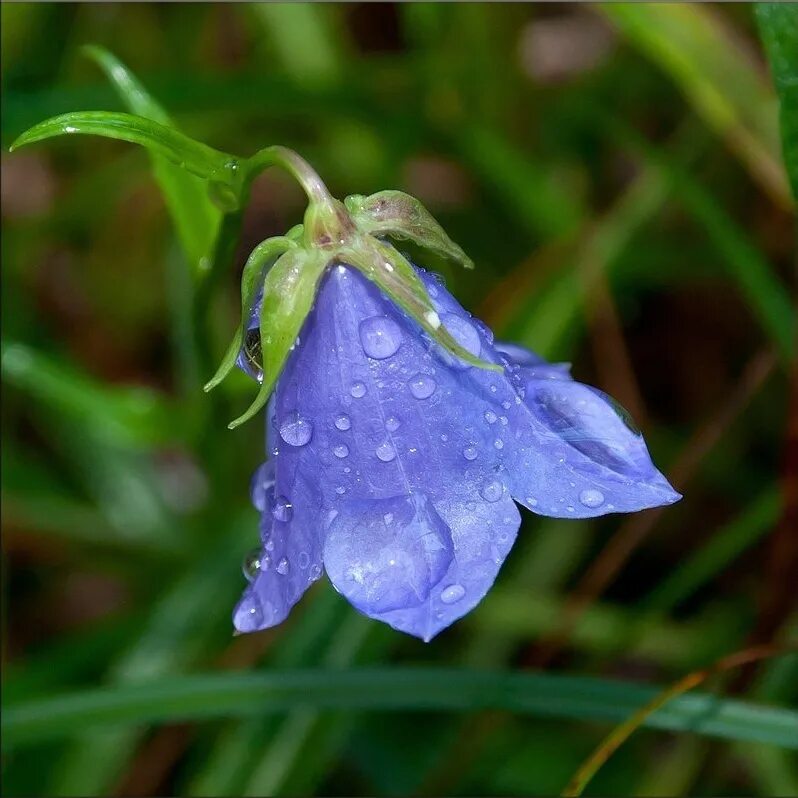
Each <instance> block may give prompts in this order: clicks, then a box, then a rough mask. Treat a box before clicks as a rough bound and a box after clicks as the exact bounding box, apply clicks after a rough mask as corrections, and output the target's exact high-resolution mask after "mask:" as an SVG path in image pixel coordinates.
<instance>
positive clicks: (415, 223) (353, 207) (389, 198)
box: [344, 191, 474, 269]
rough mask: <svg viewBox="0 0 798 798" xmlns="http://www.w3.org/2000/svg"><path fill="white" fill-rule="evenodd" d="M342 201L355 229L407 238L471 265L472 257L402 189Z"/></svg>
mask: <svg viewBox="0 0 798 798" xmlns="http://www.w3.org/2000/svg"><path fill="white" fill-rule="evenodd" d="M344 204H345V205H346V209H347V210H348V211H349V213H350V214H351V215H352V218H353V219H354V222H355V225H356V226H357V228H358V230H360V231H361V232H363V233H369V234H371V235H376V236H389V237H391V238H396V239H400V240H409V241H412V242H413V243H414V244H418V246H420V247H423V248H424V249H426V250H428V251H429V252H432V253H433V254H435V255H440V256H441V257H443V258H446V259H448V260H452V261H454V262H455V263H459V264H460V265H461V266H463V267H465V268H466V269H473V268H474V262H473V261H472V260H471V258H469V257H468V255H466V254H465V252H463V250H462V249H461V248H460V247H459V246H458V245H457V244H455V242H454V241H452V239H451V238H449V236H448V235H446V231H445V230H444V229H443V228H442V227H441V226H440V224H438V222H437V221H436V220H435V219H434V217H433V216H432V214H431V213H430V212H429V211H428V210H427V209H426V208H425V207H424V206H423V205H422V204H421V203H420V202H419V201H418V200H417V199H416V198H415V197H411V196H410V194H405V193H404V192H403V191H379V192H377V193H376V194H372V195H370V196H368V197H364V196H362V195H359V194H356V195H353V196H351V197H347V198H346V199H345V200H344Z"/></svg>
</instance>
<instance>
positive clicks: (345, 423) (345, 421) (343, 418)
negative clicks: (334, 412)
mask: <svg viewBox="0 0 798 798" xmlns="http://www.w3.org/2000/svg"><path fill="white" fill-rule="evenodd" d="M351 426H352V422H351V421H350V420H349V416H348V415H346V413H341V415H340V416H337V417H336V419H335V428H336V429H339V430H341V432H346V431H347V430H348V429H349V428H350V427H351Z"/></svg>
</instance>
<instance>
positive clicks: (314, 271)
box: [228, 247, 328, 429]
mask: <svg viewBox="0 0 798 798" xmlns="http://www.w3.org/2000/svg"><path fill="white" fill-rule="evenodd" d="M327 264H328V259H327V256H325V255H323V254H322V253H320V252H317V251H311V252H309V251H307V250H305V249H300V248H299V247H297V248H294V249H291V250H290V251H289V252H286V253H285V254H284V255H281V256H280V258H279V259H278V260H277V262H276V263H275V264H274V266H272V268H271V269H270V270H269V273H268V274H267V275H266V279H265V281H264V283H263V304H262V306H261V311H260V342H261V344H260V345H261V353H262V356H263V381H262V382H261V386H260V391H258V395H257V396H256V397H255V401H254V402H253V403H252V405H250V407H249V409H248V410H247V411H246V412H245V413H244V414H243V415H242V416H239V418H237V419H236V420H235V421H231V422H230V424H228V427H229V428H230V429H235V428H236V427H238V426H240V425H241V424H243V423H244V422H245V421H248V420H249V419H250V418H252V417H253V416H254V415H255V414H256V413H257V412H258V411H259V410H260V409H261V408H262V407H263V406H264V405H265V404H266V401H267V400H268V398H269V395H270V394H271V392H272V390H273V389H274V386H275V384H276V382H277V378H278V377H279V376H280V372H281V371H282V369H283V365H284V364H285V361H286V360H287V359H288V355H289V353H290V352H291V349H293V347H294V344H295V342H296V339H297V336H298V335H299V332H300V330H301V329H302V325H303V324H304V323H305V319H306V318H307V315H308V313H310V309H311V308H312V307H313V301H314V300H315V298H316V289H317V288H318V285H319V281H320V279H321V276H322V274H323V273H324V269H325V267H326V266H327Z"/></svg>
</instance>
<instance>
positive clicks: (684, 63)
mask: <svg viewBox="0 0 798 798" xmlns="http://www.w3.org/2000/svg"><path fill="white" fill-rule="evenodd" d="M785 5H786V4H785ZM600 8H601V10H602V11H603V13H604V14H606V15H607V16H608V17H609V18H610V19H611V20H612V21H613V22H614V23H615V24H616V25H617V26H618V28H619V29H620V30H621V32H622V33H623V34H624V35H625V36H626V37H627V38H628V39H629V41H630V42H632V44H634V45H635V46H636V47H638V48H639V49H640V50H641V51H642V52H643V53H645V54H646V55H647V56H648V57H650V58H651V59H652V60H653V61H654V62H656V63H657V64H658V65H659V66H660V67H661V68H662V69H663V70H665V72H667V73H668V74H669V75H670V77H671V78H672V79H673V81H674V82H675V83H676V84H677V85H678V86H679V87H680V88H681V90H682V91H683V92H684V95H685V97H686V98H687V100H688V102H690V103H691V104H692V105H693V107H694V108H695V110H696V112H697V113H698V114H699V116H701V117H702V118H703V119H704V121H705V122H706V123H707V124H708V125H709V126H710V127H711V128H713V129H714V130H715V131H716V132H717V133H718V134H719V135H721V136H723V138H724V139H725V140H726V142H727V143H728V145H729V147H730V148H731V149H732V150H733V151H734V152H735V153H736V154H737V155H738V157H739V158H740V159H741V161H742V162H743V163H744V164H745V166H746V167H747V168H748V170H749V171H750V173H751V175H752V177H753V178H754V179H755V180H757V181H758V182H759V184H760V185H761V186H762V188H763V189H765V191H767V193H768V194H769V195H770V196H771V198H772V199H773V200H774V202H776V203H778V204H779V205H781V206H782V207H785V208H789V207H790V206H791V204H792V201H791V199H790V192H789V187H788V186H787V182H786V180H785V179H784V172H783V170H782V168H781V164H780V163H779V142H778V126H777V120H776V104H775V101H774V98H773V96H772V95H771V93H770V92H769V91H768V86H767V84H766V83H765V81H763V80H762V77H761V75H760V74H759V73H758V70H757V68H756V64H755V63H753V61H752V60H751V59H749V58H747V57H746V53H745V51H744V48H743V46H742V45H741V43H739V42H737V41H736V40H735V38H734V36H733V34H732V33H731V32H730V31H729V30H728V28H727V26H725V25H723V24H722V23H721V22H720V21H719V20H718V19H717V18H716V16H715V14H714V13H713V11H711V10H710V9H709V8H707V7H706V6H704V5H701V4H694V5H691V4H689V3H602V4H601V5H600Z"/></svg>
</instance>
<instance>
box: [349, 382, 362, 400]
mask: <svg viewBox="0 0 798 798" xmlns="http://www.w3.org/2000/svg"><path fill="white" fill-rule="evenodd" d="M349 393H351V394H352V396H354V397H355V399H360V397H361V396H365V395H366V386H365V385H364V384H363V383H362V382H353V383H352V387H351V388H350V389H349Z"/></svg>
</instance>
